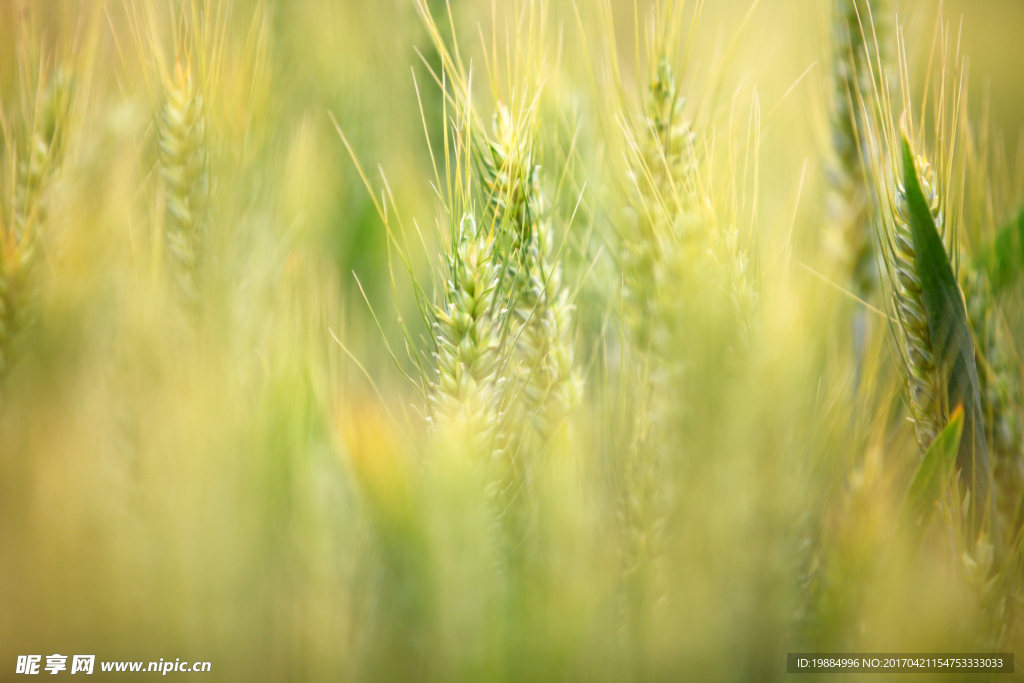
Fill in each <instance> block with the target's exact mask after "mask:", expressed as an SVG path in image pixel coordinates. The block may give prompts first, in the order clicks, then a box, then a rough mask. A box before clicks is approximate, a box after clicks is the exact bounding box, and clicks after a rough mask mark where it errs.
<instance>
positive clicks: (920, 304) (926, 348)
mask: <svg viewBox="0 0 1024 683" xmlns="http://www.w3.org/2000/svg"><path fill="white" fill-rule="evenodd" d="M902 161H903V179H902V181H901V182H900V183H898V184H897V188H896V195H895V199H894V203H895V206H894V207H892V215H893V219H894V220H893V226H894V231H893V235H892V238H893V239H892V241H891V243H890V248H889V255H890V268H891V269H892V270H893V271H894V276H895V278H894V281H893V298H894V302H893V303H894V308H895V309H896V311H897V314H898V319H899V329H900V331H901V332H902V345H903V347H904V350H905V354H906V355H905V361H906V363H905V366H906V370H907V382H908V396H909V399H910V404H911V412H912V415H913V418H914V424H915V427H916V430H917V435H918V442H919V443H920V445H921V448H922V451H926V450H927V449H928V448H929V447H930V446H931V444H932V443H933V442H934V440H935V437H936V436H937V435H938V432H939V427H940V426H943V425H944V424H945V423H946V421H947V420H948V419H949V415H950V411H951V410H952V409H953V408H955V407H956V406H963V411H964V427H963V438H962V439H961V442H960V447H959V450H958V453H957V467H958V468H959V469H960V470H961V472H962V473H963V476H964V477H965V479H966V481H967V485H968V487H969V489H970V492H971V506H972V507H971V514H970V520H971V525H970V526H971V528H972V529H973V530H974V532H975V533H976V532H977V531H978V530H979V529H980V528H981V525H982V523H983V520H984V519H985V518H986V517H987V514H988V511H989V508H988V506H989V503H990V501H989V477H990V473H989V462H988V444H987V443H986V441H985V430H984V421H983V418H982V411H981V394H980V383H979V380H978V371H977V366H976V365H975V353H974V344H973V342H972V341H971V332H970V326H969V323H968V320H967V310H966V308H965V305H964V299H963V294H962V293H961V291H960V287H959V285H958V284H957V281H956V277H955V276H954V274H953V267H952V264H951V263H950V259H949V255H948V253H947V252H946V248H945V246H944V245H943V243H942V238H941V237H940V232H939V226H941V225H942V223H943V219H944V216H943V213H942V210H941V207H942V203H941V201H940V197H939V195H938V189H937V187H936V183H935V180H934V176H933V174H932V171H931V169H930V167H929V166H928V165H927V163H926V161H925V160H924V159H923V158H920V157H915V155H914V153H913V152H912V151H911V148H910V142H909V141H908V140H907V138H906V136H905V135H904V137H903V138H902Z"/></svg>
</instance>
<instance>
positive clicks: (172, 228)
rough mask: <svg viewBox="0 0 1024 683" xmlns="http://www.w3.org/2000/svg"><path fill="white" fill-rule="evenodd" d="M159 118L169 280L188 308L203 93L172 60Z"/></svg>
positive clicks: (199, 216) (199, 223) (198, 228)
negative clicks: (170, 260)
mask: <svg viewBox="0 0 1024 683" xmlns="http://www.w3.org/2000/svg"><path fill="white" fill-rule="evenodd" d="M164 90H165V99H166V101H165V104H164V110H163V112H162V115H161V117H160V152H161V169H160V171H161V175H162V176H163V178H164V181H165V182H166V183H167V246H168V249H169V251H170V253H171V255H172V256H173V257H174V265H173V270H174V278H175V281H176V282H177V285H178V289H179V291H180V293H181V295H182V297H183V298H184V300H185V301H186V302H187V303H188V304H189V305H195V304H196V303H198V300H199V293H198V291H197V288H196V269H197V265H198V261H199V255H200V254H199V252H200V249H201V246H202V241H203V229H204V226H203V211H204V202H205V200H206V195H207V190H208V182H209V180H208V173H209V154H208V151H207V148H206V120H205V111H204V109H203V95H202V92H201V91H200V88H199V87H198V84H197V82H196V79H195V77H194V74H193V71H192V68H191V65H189V64H185V65H183V64H182V63H181V61H180V60H179V61H175V64H174V74H173V77H172V78H171V79H170V80H168V81H167V82H166V83H165V84H164Z"/></svg>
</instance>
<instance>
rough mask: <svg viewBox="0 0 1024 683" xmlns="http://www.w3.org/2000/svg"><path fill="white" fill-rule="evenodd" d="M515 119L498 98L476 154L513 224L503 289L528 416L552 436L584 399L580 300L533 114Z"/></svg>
mask: <svg viewBox="0 0 1024 683" xmlns="http://www.w3.org/2000/svg"><path fill="white" fill-rule="evenodd" d="M526 116H527V117H529V116H532V114H526ZM516 124H517V122H516V120H515V118H514V117H513V116H512V114H511V112H510V111H509V109H508V108H507V107H505V105H504V104H502V103H501V102H499V103H498V106H497V110H496V112H495V115H494V122H493V126H492V135H493V137H491V138H488V139H484V138H483V136H481V138H478V140H477V149H476V156H477V160H478V168H479V169H480V173H479V175H480V181H481V186H482V190H483V192H484V194H485V195H486V196H487V197H488V199H489V204H490V206H491V210H492V214H493V217H494V220H495V223H496V225H498V226H507V228H508V230H507V233H506V236H505V238H504V239H503V241H502V247H503V249H502V254H501V258H502V261H503V262H505V263H507V264H508V265H507V269H506V274H505V284H504V287H505V289H506V291H508V293H509V300H510V303H511V306H512V326H511V332H510V334H511V337H512V339H513V340H514V341H515V351H516V354H515V364H516V365H517V366H518V367H519V369H520V372H521V373H522V376H521V379H520V385H521V386H520V396H521V398H522V401H523V404H524V409H525V416H524V417H525V419H526V420H528V421H530V422H532V423H533V425H534V427H535V428H536V430H537V431H538V432H539V433H540V434H541V435H542V436H544V437H547V436H550V434H551V433H552V432H553V431H554V430H555V429H556V428H557V427H558V425H559V424H561V423H562V421H563V420H564V419H565V418H566V417H568V415H569V414H570V413H571V412H572V411H573V410H574V409H575V407H576V406H577V405H578V404H579V401H580V398H581V394H582V380H581V379H580V377H579V373H578V372H577V370H576V369H575V367H574V355H575V354H574V341H573V332H574V330H573V323H572V311H573V303H572V301H571V299H570V291H569V288H568V286H566V285H565V284H563V282H562V264H561V261H560V259H559V258H558V256H557V255H556V254H555V253H554V237H553V234H552V229H553V228H552V216H551V209H550V207H549V206H548V203H547V198H546V197H545V195H544V190H543V188H542V185H541V167H540V165H539V164H537V163H536V162H535V146H536V139H535V131H534V129H533V126H532V125H531V124H532V120H531V121H527V122H526V125H522V126H517V125H516Z"/></svg>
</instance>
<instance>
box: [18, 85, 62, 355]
mask: <svg viewBox="0 0 1024 683" xmlns="http://www.w3.org/2000/svg"><path fill="white" fill-rule="evenodd" d="M74 93H75V83H74V80H73V79H72V78H71V77H70V76H69V75H68V73H67V72H66V71H64V70H63V69H57V71H56V73H54V74H53V75H51V76H50V78H49V79H48V81H47V83H46V87H45V88H44V89H43V91H42V93H41V94H40V99H39V101H38V102H37V104H36V106H35V107H34V108H33V111H34V115H33V117H32V120H31V121H28V122H25V123H24V124H23V126H24V127H23V130H22V131H19V132H18V134H16V139H17V142H16V143H15V147H14V149H13V150H12V151H13V155H12V157H11V159H12V165H14V167H15V182H14V197H13V202H12V203H13V221H12V224H11V225H10V226H3V225H0V240H2V244H0V249H2V253H0V374H2V373H3V372H4V371H5V370H6V369H7V367H8V366H9V365H10V363H11V358H10V356H11V344H12V341H13V339H14V337H15V336H17V334H18V333H19V332H20V331H21V330H23V329H25V328H26V327H28V326H29V325H30V324H31V322H32V319H33V317H34V309H35V307H34V305H33V304H34V301H35V298H36V293H35V286H34V278H33V270H34V267H35V264H36V260H37V252H38V249H39V244H38V243H39V241H40V239H41V234H40V231H41V229H42V226H44V225H45V223H46V203H45V201H44V200H45V197H46V193H47V190H48V189H49V187H50V185H51V183H52V180H53V178H54V176H55V175H56V174H57V173H58V171H59V169H60V167H61V164H62V162H63V159H64V151H65V149H66V140H65V137H66V135H67V128H68V123H69V119H70V116H71V109H72V102H73V97H74Z"/></svg>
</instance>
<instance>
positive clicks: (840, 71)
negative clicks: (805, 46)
mask: <svg viewBox="0 0 1024 683" xmlns="http://www.w3.org/2000/svg"><path fill="white" fill-rule="evenodd" d="M884 15H885V10H884V1H883V0H876V1H875V2H874V3H872V4H871V7H870V8H869V7H868V4H867V2H865V0H836V3H835V17H834V29H833V45H834V58H833V74H832V86H833V91H832V113H831V129H832V147H833V155H834V156H833V159H832V160H831V161H830V163H829V164H828V167H827V175H828V181H829V190H828V200H827V201H828V206H827V208H828V219H829V222H828V227H827V232H826V235H825V243H826V249H827V250H828V251H829V252H830V254H831V256H832V258H833V259H834V260H835V261H836V262H837V264H838V265H839V268H840V270H841V271H842V273H843V277H844V278H849V279H850V280H851V284H852V285H853V287H854V288H855V290H856V292H857V293H858V294H859V295H861V296H867V295H869V294H870V293H871V291H872V290H873V289H874V287H875V286H876V283H877V280H878V275H877V272H876V270H877V269H876V268H875V252H874V243H873V241H872V227H871V201H872V196H871V191H870V189H869V186H868V182H867V178H866V177H865V174H864V167H863V165H862V164H861V151H862V148H863V146H864V145H865V144H867V143H868V140H869V138H868V137H867V130H866V127H865V126H864V123H863V117H862V116H861V115H860V114H859V110H858V108H857V106H856V102H857V93H858V92H861V93H870V92H871V91H872V84H871V74H872V68H873V64H872V62H875V63H877V64H881V63H885V62H887V49H886V46H887V45H888V40H887V37H888V35H887V34H888V31H887V30H886V29H885V26H886V24H885V23H884V21H883V20H881V19H880V17H883V16H884ZM872 21H874V23H872ZM876 46H877V49H876Z"/></svg>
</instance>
